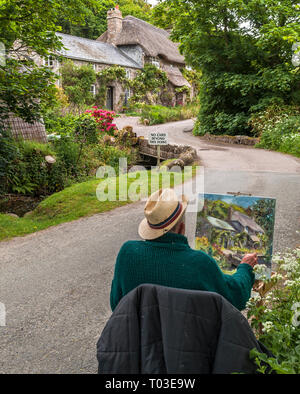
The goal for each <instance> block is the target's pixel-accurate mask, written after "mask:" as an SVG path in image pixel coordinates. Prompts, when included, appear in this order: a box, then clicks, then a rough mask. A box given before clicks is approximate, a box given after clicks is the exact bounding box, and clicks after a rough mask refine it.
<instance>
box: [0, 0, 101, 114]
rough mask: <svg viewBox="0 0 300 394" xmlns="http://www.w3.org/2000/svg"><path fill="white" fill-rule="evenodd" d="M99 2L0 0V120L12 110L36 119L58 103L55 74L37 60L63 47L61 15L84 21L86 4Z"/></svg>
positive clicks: (81, 0)
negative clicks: (0, 54) (1, 52)
mask: <svg viewBox="0 0 300 394" xmlns="http://www.w3.org/2000/svg"><path fill="white" fill-rule="evenodd" d="M95 1H96V0H67V1H66V0H52V1H43V0H0V41H1V42H2V43H3V44H4V46H5V50H6V58H5V61H2V62H1V64H0V96H1V101H0V119H3V118H5V117H7V115H8V113H11V112H12V113H14V114H16V115H18V116H20V117H22V118H23V119H25V120H26V121H28V122H32V121H34V120H36V119H40V117H41V114H42V112H43V108H44V107H46V106H49V105H50V104H51V102H54V100H55V91H56V90H55V87H54V80H55V75H54V74H53V73H52V71H51V70H50V69H49V68H48V67H47V66H42V67H38V66H37V65H36V64H35V59H36V57H37V56H40V57H42V58H47V57H48V56H49V55H50V54H53V56H54V57H55V56H56V55H55V52H56V51H57V50H59V49H60V48H61V47H62V44H61V42H60V40H59V38H58V37H57V35H56V34H55V32H56V31H57V30H59V27H58V20H59V18H60V16H61V15H64V18H65V19H66V20H69V21H70V22H72V23H82V22H83V20H84V16H85V12H86V7H87V6H92V5H93V4H94V3H95ZM2 60H3V59H2Z"/></svg>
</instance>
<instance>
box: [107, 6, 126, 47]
mask: <svg viewBox="0 0 300 394" xmlns="http://www.w3.org/2000/svg"><path fill="white" fill-rule="evenodd" d="M122 21H123V17H122V12H121V11H120V10H119V6H116V8H112V9H111V10H108V11H107V42H108V43H109V44H113V45H116V43H117V37H118V34H119V33H121V30H122Z"/></svg>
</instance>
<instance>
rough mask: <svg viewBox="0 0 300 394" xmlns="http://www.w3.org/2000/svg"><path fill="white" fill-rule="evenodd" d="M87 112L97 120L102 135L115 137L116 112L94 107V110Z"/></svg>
mask: <svg viewBox="0 0 300 394" xmlns="http://www.w3.org/2000/svg"><path fill="white" fill-rule="evenodd" d="M85 112H86V113H88V114H90V115H91V116H92V117H93V118H94V119H95V121H96V123H97V126H98V129H99V130H100V132H101V133H103V134H110V135H113V133H114V131H115V130H117V126H116V124H115V123H113V121H114V117H115V115H116V113H115V112H114V111H107V110H105V109H101V108H98V107H97V106H94V107H92V109H88V110H86V111H85Z"/></svg>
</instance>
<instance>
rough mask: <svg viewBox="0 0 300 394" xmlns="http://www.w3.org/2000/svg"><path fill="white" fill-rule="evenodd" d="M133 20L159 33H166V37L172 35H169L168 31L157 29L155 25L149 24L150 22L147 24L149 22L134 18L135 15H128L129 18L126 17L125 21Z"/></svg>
mask: <svg viewBox="0 0 300 394" xmlns="http://www.w3.org/2000/svg"><path fill="white" fill-rule="evenodd" d="M131 18H132V19H134V20H136V21H139V22H141V23H142V24H145V25H147V26H149V27H150V28H153V30H157V31H158V32H163V33H166V35H170V33H169V32H168V31H167V30H165V29H161V28H160V27H157V26H155V25H152V23H149V22H147V21H145V20H143V19H140V18H137V17H135V16H133V15H127V16H125V17H124V18H123V20H130V19H131Z"/></svg>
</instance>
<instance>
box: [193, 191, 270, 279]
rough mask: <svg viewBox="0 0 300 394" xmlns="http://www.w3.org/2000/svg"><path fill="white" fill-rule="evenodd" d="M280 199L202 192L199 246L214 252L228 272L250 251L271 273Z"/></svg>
mask: <svg viewBox="0 0 300 394" xmlns="http://www.w3.org/2000/svg"><path fill="white" fill-rule="evenodd" d="M275 205H276V200H275V199H273V198H265V197H254V196H245V195H230V194H201V195H199V206H200V207H201V209H200V210H199V212H198V214H197V225H196V238H195V248H196V249H199V250H203V251H204V252H206V253H207V254H209V255H210V256H212V257H213V258H214V259H215V260H216V261H217V262H218V264H219V266H220V268H221V269H222V270H223V271H224V272H228V271H232V270H234V269H236V267H237V266H238V265H239V264H240V262H241V260H242V258H243V256H244V255H245V254H247V253H254V252H256V253H257V255H258V263H259V264H264V265H266V267H267V269H266V271H265V274H266V275H267V276H270V275H271V268H272V266H271V265H272V251H273V233H274V221H275Z"/></svg>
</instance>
